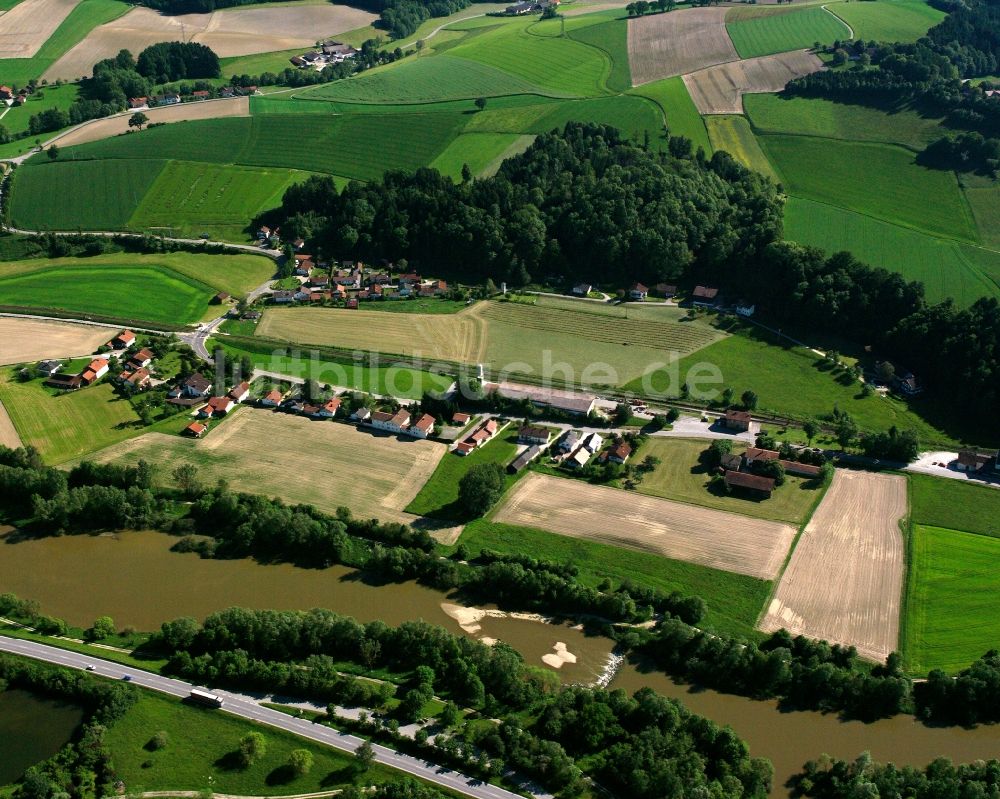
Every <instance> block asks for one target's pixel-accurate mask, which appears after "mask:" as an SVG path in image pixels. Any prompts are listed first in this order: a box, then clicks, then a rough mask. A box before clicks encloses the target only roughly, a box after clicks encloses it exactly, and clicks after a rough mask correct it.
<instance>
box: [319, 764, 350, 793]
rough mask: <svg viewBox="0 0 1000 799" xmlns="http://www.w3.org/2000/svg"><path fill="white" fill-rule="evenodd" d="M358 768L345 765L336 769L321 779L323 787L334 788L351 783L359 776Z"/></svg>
mask: <svg viewBox="0 0 1000 799" xmlns="http://www.w3.org/2000/svg"><path fill="white" fill-rule="evenodd" d="M357 773H358V771H357V769H356V768H355V767H354V766H344V767H343V768H338V769H334V770H333V771H331V772H330V773H329V774H327V775H326V776H325V777H323V779H322V780H320V783H319V784H320V787H321V788H332V787H335V786H337V785H351V784H352V783H353V782H354V779H355V777H356V776H357Z"/></svg>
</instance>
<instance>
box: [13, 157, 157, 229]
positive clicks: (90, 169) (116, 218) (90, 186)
mask: <svg viewBox="0 0 1000 799" xmlns="http://www.w3.org/2000/svg"><path fill="white" fill-rule="evenodd" d="M163 166H164V162H163V161H158V160H151V159H145V158H144V159H135V160H127V161H126V160H118V161H56V162H42V161H38V162H37V163H29V164H28V165H27V166H24V167H21V168H20V169H18V170H17V172H16V174H15V176H14V181H13V184H12V190H11V204H10V205H11V208H10V218H11V224H12V225H14V226H15V227H20V228H27V229H29V230H122V229H124V228H125V225H126V223H127V222H128V219H129V217H130V216H131V215H132V212H133V211H134V210H135V208H136V206H137V205H138V204H139V202H140V200H141V199H142V197H143V196H144V195H145V194H146V192H147V191H148V190H149V188H150V186H152V185H153V183H154V181H155V180H156V177H157V175H158V174H159V173H160V170H161V169H163Z"/></svg>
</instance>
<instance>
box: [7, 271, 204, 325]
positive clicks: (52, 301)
mask: <svg viewBox="0 0 1000 799" xmlns="http://www.w3.org/2000/svg"><path fill="white" fill-rule="evenodd" d="M212 294H213V291H212V289H211V288H210V287H209V286H207V285H205V284H204V283H200V282H196V281H194V280H192V279H191V278H187V277H183V276H181V275H179V274H177V273H176V272H173V271H171V270H168V269H163V268H162V267H157V266H134V267H128V266H121V267H118V268H116V269H115V270H114V271H113V272H111V271H108V270H106V269H104V268H101V267H99V266H93V267H84V266H77V267H73V268H63V267H58V266H56V267H50V268H47V269H40V270H37V271H34V272H29V273H27V274H23V275H14V276H10V277H5V278H2V279H0V297H3V302H4V304H5V305H17V306H23V307H25V308H38V309H49V308H53V309H58V310H60V311H68V312H70V313H79V314H98V315H100V316H110V317H117V318H120V319H134V320H136V321H137V322H152V323H156V322H161V323H165V324H172V325H177V324H181V325H182V324H186V323H188V322H195V321H197V320H199V319H201V317H202V316H204V314H205V310H206V308H207V307H208V301H209V299H210V298H211V296H212Z"/></svg>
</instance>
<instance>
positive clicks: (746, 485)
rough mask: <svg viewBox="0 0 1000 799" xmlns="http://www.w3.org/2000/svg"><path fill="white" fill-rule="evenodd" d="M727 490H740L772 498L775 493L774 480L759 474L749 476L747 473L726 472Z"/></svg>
mask: <svg viewBox="0 0 1000 799" xmlns="http://www.w3.org/2000/svg"><path fill="white" fill-rule="evenodd" d="M723 479H724V480H725V481H726V488H728V489H730V490H732V489H739V490H742V491H747V492H751V493H755V494H763V495H764V496H765V497H770V496H771V494H772V493H773V492H774V480H773V478H770V477H764V476H763V475H759V474H748V473H747V472H726V476H725V478H723Z"/></svg>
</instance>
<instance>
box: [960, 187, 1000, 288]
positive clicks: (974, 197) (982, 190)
mask: <svg viewBox="0 0 1000 799" xmlns="http://www.w3.org/2000/svg"><path fill="white" fill-rule="evenodd" d="M965 196H966V199H968V201H969V205H970V206H972V215H973V217H975V220H976V227H977V228H978V229H979V236H980V238H981V239H982V242H983V244H985V245H986V246H988V247H992V248H994V249H997V250H1000V185H997V186H975V187H973V186H970V187H968V188H966V189H965ZM994 280H996V281H997V282H1000V273H995V274H994Z"/></svg>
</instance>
